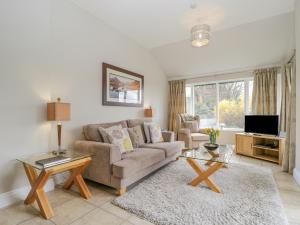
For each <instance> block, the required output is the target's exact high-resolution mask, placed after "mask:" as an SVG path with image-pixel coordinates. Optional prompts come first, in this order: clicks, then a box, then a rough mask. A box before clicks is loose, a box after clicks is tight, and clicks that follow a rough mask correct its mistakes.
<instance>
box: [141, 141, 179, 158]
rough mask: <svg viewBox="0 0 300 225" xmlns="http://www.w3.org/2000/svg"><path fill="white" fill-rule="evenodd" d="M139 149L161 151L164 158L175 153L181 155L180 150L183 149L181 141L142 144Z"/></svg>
mask: <svg viewBox="0 0 300 225" xmlns="http://www.w3.org/2000/svg"><path fill="white" fill-rule="evenodd" d="M141 147H145V148H153V149H161V150H163V151H164V153H165V156H166V158H168V157H171V156H173V155H175V154H177V153H181V150H182V149H183V148H184V142H182V141H174V142H160V143H155V144H144V145H142V146H141Z"/></svg>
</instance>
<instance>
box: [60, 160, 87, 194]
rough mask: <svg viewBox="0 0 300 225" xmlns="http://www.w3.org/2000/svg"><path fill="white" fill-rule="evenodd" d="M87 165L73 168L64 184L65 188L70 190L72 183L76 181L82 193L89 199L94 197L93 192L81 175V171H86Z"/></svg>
mask: <svg viewBox="0 0 300 225" xmlns="http://www.w3.org/2000/svg"><path fill="white" fill-rule="evenodd" d="M86 166H87V164H85V165H82V166H80V167H77V168H75V169H72V172H71V175H70V177H69V179H68V180H67V181H66V183H65V184H64V188H65V189H67V190H69V189H70V188H71V187H72V185H73V184H74V183H75V184H76V185H77V187H78V189H79V192H80V195H81V196H82V197H83V198H85V199H89V198H91V197H92V194H91V192H90V191H89V189H88V187H87V186H86V184H85V182H84V180H83V178H82V175H81V173H82V172H83V171H84V169H85V167H86Z"/></svg>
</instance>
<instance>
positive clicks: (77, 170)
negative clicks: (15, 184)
mask: <svg viewBox="0 0 300 225" xmlns="http://www.w3.org/2000/svg"><path fill="white" fill-rule="evenodd" d="M54 156H55V155H54V154H53V153H45V154H39V155H32V156H29V157H25V158H20V159H18V160H19V161H20V162H22V163H23V166H24V168H25V172H26V175H27V177H28V180H29V182H30V185H31V190H30V192H29V193H28V195H27V198H26V199H25V201H24V203H25V204H26V205H29V204H33V203H34V202H35V201H37V203H38V206H39V208H40V211H41V214H42V216H43V217H44V218H45V219H50V218H51V217H53V216H54V212H53V209H52V207H51V205H50V203H49V200H48V197H47V195H46V193H45V191H44V186H45V184H46V183H47V181H48V179H49V178H50V177H51V176H53V175H55V174H58V173H62V172H65V171H70V172H71V173H70V176H69V178H68V179H67V181H66V182H65V184H64V188H65V189H70V188H71V187H72V185H73V184H75V185H77V187H78V189H79V192H80V195H81V196H82V197H83V198H85V199H89V198H91V196H92V195H91V192H90V191H89V189H88V187H87V185H86V183H85V182H84V179H83V178H82V175H81V174H82V172H83V171H84V169H85V168H86V166H87V165H88V164H89V163H90V161H91V155H89V154H81V153H78V152H75V151H73V150H67V151H66V153H65V155H64V156H66V157H69V158H70V161H68V162H65V163H61V164H59V165H55V166H51V167H48V168H44V167H43V166H41V165H38V164H36V163H35V162H36V161H37V160H40V159H46V158H50V157H54ZM37 170H39V171H40V173H39V174H38V173H37Z"/></svg>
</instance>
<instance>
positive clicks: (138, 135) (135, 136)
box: [127, 126, 145, 148]
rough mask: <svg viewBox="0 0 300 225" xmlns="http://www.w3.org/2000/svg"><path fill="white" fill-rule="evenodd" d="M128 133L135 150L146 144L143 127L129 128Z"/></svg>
mask: <svg viewBox="0 0 300 225" xmlns="http://www.w3.org/2000/svg"><path fill="white" fill-rule="evenodd" d="M127 131H128V133H129V136H130V139H131V142H132V145H133V148H138V147H139V146H140V145H142V144H144V143H145V142H144V137H143V132H142V128H141V126H135V127H131V128H127Z"/></svg>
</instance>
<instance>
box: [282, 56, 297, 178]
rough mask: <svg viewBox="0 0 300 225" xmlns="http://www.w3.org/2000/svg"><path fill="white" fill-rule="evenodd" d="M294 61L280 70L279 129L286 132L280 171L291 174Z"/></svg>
mask: <svg viewBox="0 0 300 225" xmlns="http://www.w3.org/2000/svg"><path fill="white" fill-rule="evenodd" d="M295 64H296V63H295V59H293V60H292V61H291V62H290V63H288V64H287V65H285V66H284V67H283V69H282V78H283V90H282V101H281V113H280V122H281V123H280V128H281V131H284V132H286V142H285V151H284V152H283V158H282V169H283V171H285V172H289V173H292V171H293V169H294V167H295V154H296V153H295V152H296V143H295V142H296V65H295Z"/></svg>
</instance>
